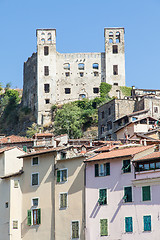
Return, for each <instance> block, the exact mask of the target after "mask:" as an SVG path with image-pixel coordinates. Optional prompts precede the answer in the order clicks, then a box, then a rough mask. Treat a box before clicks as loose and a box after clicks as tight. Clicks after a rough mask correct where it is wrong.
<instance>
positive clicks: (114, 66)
mask: <svg viewBox="0 0 160 240" xmlns="http://www.w3.org/2000/svg"><path fill="white" fill-rule="evenodd" d="M113 75H118V65H113Z"/></svg>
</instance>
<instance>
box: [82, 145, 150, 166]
mask: <svg viewBox="0 0 160 240" xmlns="http://www.w3.org/2000/svg"><path fill="white" fill-rule="evenodd" d="M153 146H154V145H150V146H140V147H127V148H123V149H118V150H112V151H110V152H104V153H99V154H97V155H96V156H94V157H92V158H88V159H87V160H86V162H90V161H96V160H102V159H110V158H118V157H123V156H132V155H135V154H137V153H139V152H143V151H144V150H147V149H149V148H151V147H153Z"/></svg>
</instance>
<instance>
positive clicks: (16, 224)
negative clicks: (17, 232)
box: [13, 220, 18, 229]
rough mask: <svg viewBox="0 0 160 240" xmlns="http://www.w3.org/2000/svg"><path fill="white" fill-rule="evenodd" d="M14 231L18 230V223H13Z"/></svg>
mask: <svg viewBox="0 0 160 240" xmlns="http://www.w3.org/2000/svg"><path fill="white" fill-rule="evenodd" d="M13 229H18V221H17V220H16V221H15V220H14V221H13Z"/></svg>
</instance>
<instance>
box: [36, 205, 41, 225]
mask: <svg viewBox="0 0 160 240" xmlns="http://www.w3.org/2000/svg"><path fill="white" fill-rule="evenodd" d="M37 224H41V209H40V208H39V209H37Z"/></svg>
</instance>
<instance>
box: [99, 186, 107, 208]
mask: <svg viewBox="0 0 160 240" xmlns="http://www.w3.org/2000/svg"><path fill="white" fill-rule="evenodd" d="M98 202H99V204H100V205H104V204H107V189H99V201H98Z"/></svg>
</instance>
